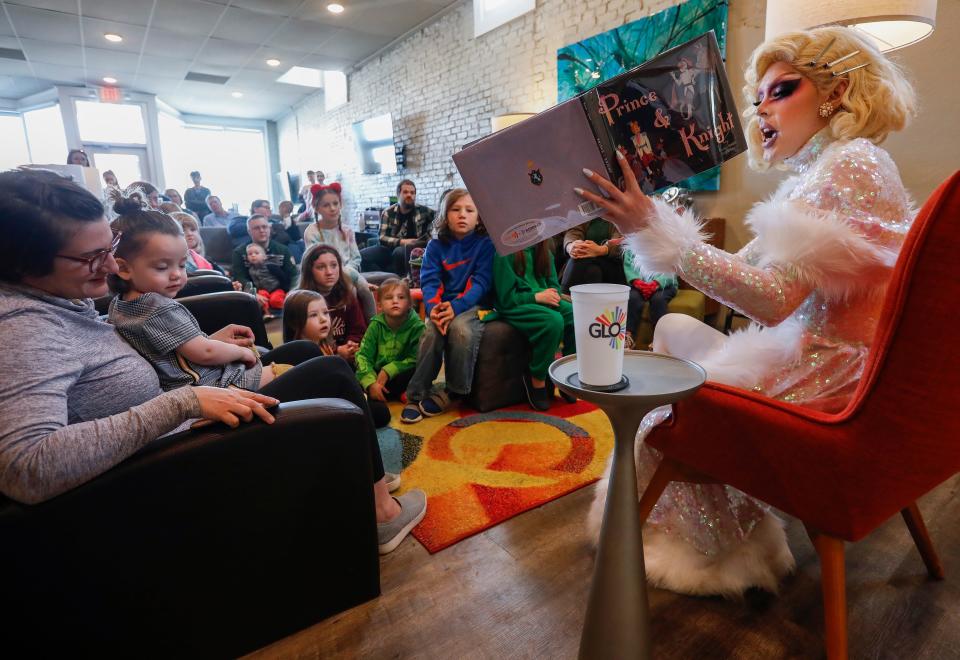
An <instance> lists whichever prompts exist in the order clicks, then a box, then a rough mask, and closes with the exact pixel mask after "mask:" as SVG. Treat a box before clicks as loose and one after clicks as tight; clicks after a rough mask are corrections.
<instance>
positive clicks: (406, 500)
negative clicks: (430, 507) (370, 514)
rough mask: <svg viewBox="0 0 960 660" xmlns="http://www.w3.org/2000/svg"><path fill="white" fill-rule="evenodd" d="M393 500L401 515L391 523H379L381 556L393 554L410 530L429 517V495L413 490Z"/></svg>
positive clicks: (378, 538)
mask: <svg viewBox="0 0 960 660" xmlns="http://www.w3.org/2000/svg"><path fill="white" fill-rule="evenodd" d="M393 499H395V500H396V501H397V504H399V505H400V509H401V511H400V515H398V516H397V517H396V518H394V519H393V520H391V521H390V522H385V523H377V542H378V543H379V545H380V554H381V555H385V554H387V553H388V552H393V550H394V549H395V548H396V547H397V546H398V545H400V542H401V541H403V539H404V538H406V536H407V534H409V533H410V530H411V529H413V528H414V527H416V526H417V523H418V522H420V521H421V520H423V517H424V516H425V515H427V494H426V493H424V492H423V491H422V490H411V491H410V492H408V493H404V494H403V495H401V496H400V497H394V498H393Z"/></svg>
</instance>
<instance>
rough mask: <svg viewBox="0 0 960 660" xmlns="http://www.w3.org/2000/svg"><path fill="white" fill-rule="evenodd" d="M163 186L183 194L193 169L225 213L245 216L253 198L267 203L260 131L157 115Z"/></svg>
mask: <svg viewBox="0 0 960 660" xmlns="http://www.w3.org/2000/svg"><path fill="white" fill-rule="evenodd" d="M158 119H159V124H160V140H161V142H162V144H163V171H164V175H165V179H166V182H167V185H168V186H169V187H171V188H176V189H177V190H179V191H180V193H181V194H183V191H184V190H186V189H187V188H189V187H190V186H192V185H193V183H192V182H191V181H190V172H191V171H193V170H198V171H199V172H200V175H201V176H202V177H203V185H204V186H206V187H207V188H209V189H210V192H211V193H213V194H214V195H217V196H218V197H220V201H222V202H223V205H224V206H225V207H226V208H228V209H229V208H231V207H233V206H236V207H237V210H238V212H239V213H241V214H243V215H247V213H248V212H249V211H250V203H251V202H252V201H253V200H255V199H270V193H269V179H268V176H267V152H266V147H265V146H264V135H263V131H260V130H257V129H248V128H233V127H229V126H192V125H187V124H184V123H183V122H182V121H180V120H179V119H177V118H176V117H171V116H169V115H167V114H164V113H160V114H159V118H158Z"/></svg>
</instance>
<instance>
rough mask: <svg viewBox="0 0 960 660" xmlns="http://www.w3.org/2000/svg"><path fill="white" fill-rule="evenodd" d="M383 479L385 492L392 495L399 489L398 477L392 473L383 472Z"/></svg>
mask: <svg viewBox="0 0 960 660" xmlns="http://www.w3.org/2000/svg"><path fill="white" fill-rule="evenodd" d="M383 479H384V481H386V482H387V492H390V493H392V492H393V491H395V490H396V489H398V488H400V475H399V474H394V473H393V472H384V473H383Z"/></svg>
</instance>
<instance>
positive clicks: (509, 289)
mask: <svg viewBox="0 0 960 660" xmlns="http://www.w3.org/2000/svg"><path fill="white" fill-rule="evenodd" d="M493 288H494V293H495V296H496V297H495V301H496V302H495V305H494V306H495V307H496V310H495V311H494V312H493V313H491V314H488V315H487V316H485V317H484V319H483V320H484V322H489V321H492V320H494V319H497V318H499V319H501V320H504V321H506V322H507V323H509V324H510V325H512V326H513V327H515V328H517V329H518V330H519V331H520V332H522V333H523V334H524V335H526V337H527V339H528V340H529V342H530V349H531V356H530V371H529V375H528V376H526V375H525V377H524V380H523V382H524V385H525V387H526V390H527V399H528V401H529V402H530V405H531V406H532V407H533V408H534V409H535V410H549V408H550V393H549V392H548V391H547V383H546V379H547V368H548V367H549V366H550V363H551V362H553V360H554V357H555V356H556V354H557V348H558V347H559V346H560V342H561V340H562V341H563V354H564V355H570V354H571V353H575V352H576V341H575V339H574V332H573V306H572V305H571V304H570V303H569V302H568V301H566V300H563V299H562V298H561V297H560V283H559V282H558V281H557V269H556V267H555V266H554V263H553V252H552V251H551V250H550V248H549V247H548V245H547V241H541V242H540V243H537V244H536V245H534V246H531V247H528V248H526V249H524V250H521V251H520V252H517V253H515V254H511V255H508V256H506V257H502V256H500V255H496V256H495V257H494V258H493Z"/></svg>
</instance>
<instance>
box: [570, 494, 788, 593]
mask: <svg viewBox="0 0 960 660" xmlns="http://www.w3.org/2000/svg"><path fill="white" fill-rule="evenodd" d="M608 485H609V478H604V479H601V480H600V481H599V482H598V483H597V490H596V494H595V495H594V498H593V503H592V504H591V505H590V511H589V513H588V514H587V529H588V530H589V532H590V534H591V536H592V537H593V538H594V539H598V538H599V536H600V526H601V524H602V522H603V508H604V504H605V503H606V500H607V487H608ZM643 554H644V561H645V565H646V572H647V581H648V582H649V583H650V584H652V585H653V586H655V587H659V588H661V589H669V590H670V591H675V592H677V593H682V594H691V595H695V596H715V595H719V596H725V597H727V598H739V597H740V596H741V595H743V592H744V591H746V590H747V589H749V588H750V587H761V588H763V589H766V590H767V591H770V592H772V593H776V592H777V590H778V585H779V583H780V580H781V579H782V578H783V577H785V576H786V575H789V574H790V573H792V572H793V569H794V567H795V565H796V563H795V561H794V558H793V554H792V553H791V552H790V547H789V546H788V545H787V536H786V534H785V533H784V531H783V521H781V520H780V519H779V518H778V517H777V516H775V515H774V514H772V513H767V514H766V515H765V516H764V517H763V518H762V519H761V520H760V522H759V523H757V525H756V527H754V528H753V530H752V531H751V532H750V534H749V536H747V538H746V539H744V540H743V541H742V542H741V543H739V544H737V545H736V546H735V547H732V548H729V549H726V551H725V552H723V553H721V554H720V555H717V556H707V555H705V554H703V553H701V552H699V551H698V550H696V549H695V548H693V547H692V546H691V545H689V544H688V543H686V542H684V541H683V540H682V539H679V538H677V537H676V536H674V535H668V534H664V533H662V532H660V531H658V530H657V529H656V527H653V526H651V525H644V527H643Z"/></svg>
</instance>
